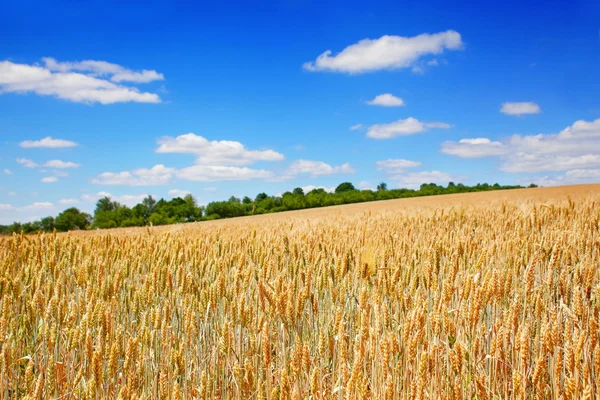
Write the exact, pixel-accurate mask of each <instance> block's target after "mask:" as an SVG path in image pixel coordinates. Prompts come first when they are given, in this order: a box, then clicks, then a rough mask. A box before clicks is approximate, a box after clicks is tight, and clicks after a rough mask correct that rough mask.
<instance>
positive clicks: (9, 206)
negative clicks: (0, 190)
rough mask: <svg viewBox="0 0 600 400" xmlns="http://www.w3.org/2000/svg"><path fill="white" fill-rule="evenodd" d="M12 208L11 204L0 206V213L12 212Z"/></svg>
mask: <svg viewBox="0 0 600 400" xmlns="http://www.w3.org/2000/svg"><path fill="white" fill-rule="evenodd" d="M13 208H14V207H13V206H12V204H0V211H8V210H12V209H13Z"/></svg>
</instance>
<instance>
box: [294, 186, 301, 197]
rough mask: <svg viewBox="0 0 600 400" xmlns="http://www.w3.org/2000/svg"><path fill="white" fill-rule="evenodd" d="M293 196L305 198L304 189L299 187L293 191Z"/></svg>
mask: <svg viewBox="0 0 600 400" xmlns="http://www.w3.org/2000/svg"><path fill="white" fill-rule="evenodd" d="M292 194H297V195H300V196H304V189H302V188H301V187H297V188H295V189H294V190H293V191H292Z"/></svg>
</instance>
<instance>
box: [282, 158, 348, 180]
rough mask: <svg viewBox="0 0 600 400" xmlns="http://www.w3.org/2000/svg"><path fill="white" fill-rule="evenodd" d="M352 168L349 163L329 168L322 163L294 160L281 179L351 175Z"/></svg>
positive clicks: (329, 166)
mask: <svg viewBox="0 0 600 400" xmlns="http://www.w3.org/2000/svg"><path fill="white" fill-rule="evenodd" d="M354 172H356V171H355V169H354V168H352V167H351V166H350V164H349V163H345V164H342V165H337V166H331V165H329V164H327V163H324V162H323V161H312V160H296V161H294V162H293V163H292V164H290V166H289V167H288V169H287V171H286V172H285V174H284V176H283V178H282V179H291V178H293V177H295V176H296V175H300V174H308V175H311V176H313V177H315V176H321V175H333V174H353V173H354Z"/></svg>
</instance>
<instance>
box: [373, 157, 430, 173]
mask: <svg viewBox="0 0 600 400" xmlns="http://www.w3.org/2000/svg"><path fill="white" fill-rule="evenodd" d="M419 165H421V163H420V162H419V161H411V160H405V159H403V158H397V159H388V160H383V161H377V162H376V163H375V166H376V167H377V169H378V170H380V171H385V172H387V173H390V172H398V171H403V170H404V169H406V168H414V167H418V166H419Z"/></svg>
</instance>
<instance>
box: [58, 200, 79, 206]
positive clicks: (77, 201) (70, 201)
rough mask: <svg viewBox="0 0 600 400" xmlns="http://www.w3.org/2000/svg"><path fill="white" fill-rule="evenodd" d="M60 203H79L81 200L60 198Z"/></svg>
mask: <svg viewBox="0 0 600 400" xmlns="http://www.w3.org/2000/svg"><path fill="white" fill-rule="evenodd" d="M58 202H59V203H60V204H69V205H70V204H79V200H77V199H60V200H59V201H58Z"/></svg>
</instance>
